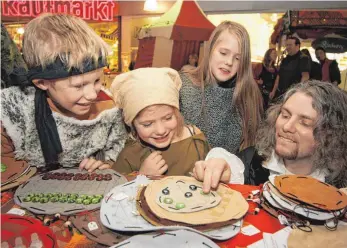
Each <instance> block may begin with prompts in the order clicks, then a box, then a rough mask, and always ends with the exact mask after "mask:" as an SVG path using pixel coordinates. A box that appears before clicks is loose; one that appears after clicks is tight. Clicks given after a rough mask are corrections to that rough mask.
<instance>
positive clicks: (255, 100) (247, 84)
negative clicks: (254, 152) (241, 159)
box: [189, 21, 263, 150]
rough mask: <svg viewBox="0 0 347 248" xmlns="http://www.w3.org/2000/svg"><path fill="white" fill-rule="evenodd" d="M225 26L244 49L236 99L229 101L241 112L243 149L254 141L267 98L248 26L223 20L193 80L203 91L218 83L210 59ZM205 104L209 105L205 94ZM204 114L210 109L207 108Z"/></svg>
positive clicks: (208, 45)
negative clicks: (257, 72) (255, 71)
mask: <svg viewBox="0 0 347 248" xmlns="http://www.w3.org/2000/svg"><path fill="white" fill-rule="evenodd" d="M225 30H228V31H229V33H230V34H232V35H234V36H235V37H236V38H237V42H238V44H239V47H240V51H241V58H240V65H239V68H238V70H237V73H236V75H237V78H236V87H235V92H234V95H233V99H232V102H230V103H229V104H233V105H234V106H236V108H237V110H238V111H239V113H240V115H241V119H242V123H241V125H242V136H243V142H242V144H241V147H240V150H243V149H245V148H247V147H249V146H253V145H254V142H255V135H256V131H257V129H258V127H259V124H260V121H261V116H262V114H263V99H262V96H261V93H260V91H259V87H258V85H257V83H256V82H255V81H254V79H253V74H252V65H251V45H250V44H251V43H250V38H249V35H248V32H247V30H246V29H245V28H244V27H243V26H242V25H241V24H239V23H236V22H231V21H224V22H222V23H221V24H219V25H218V26H217V27H216V29H215V30H214V31H213V32H212V34H211V36H210V39H209V41H208V42H207V44H206V45H205V47H204V58H203V60H202V62H201V64H199V66H198V67H197V68H196V69H194V70H192V71H190V72H189V73H190V75H191V76H192V77H193V82H194V83H195V84H197V85H199V86H200V87H201V90H202V92H204V87H205V85H208V84H214V83H217V80H216V78H215V77H214V75H213V74H212V71H211V67H210V60H211V57H212V53H213V51H214V50H215V48H216V46H217V44H218V42H219V41H220V40H219V37H220V35H221V34H222V33H223V32H224V31H225ZM202 82H203V83H202ZM203 96H204V95H203ZM225 104H227V103H225ZM202 106H203V109H205V99H204V98H203V103H202ZM204 115H207V113H205V112H204Z"/></svg>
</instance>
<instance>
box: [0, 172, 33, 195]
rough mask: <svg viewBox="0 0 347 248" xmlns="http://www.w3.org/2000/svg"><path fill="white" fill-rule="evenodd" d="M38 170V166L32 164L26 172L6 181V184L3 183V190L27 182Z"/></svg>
mask: <svg viewBox="0 0 347 248" xmlns="http://www.w3.org/2000/svg"><path fill="white" fill-rule="evenodd" d="M36 172H37V168H36V167H33V166H30V167H29V168H28V169H27V170H26V171H25V172H24V173H22V174H21V175H20V176H19V177H17V178H16V179H15V180H13V181H10V182H8V183H6V184H5V185H1V192H3V191H6V190H9V189H12V188H15V187H17V186H19V185H21V184H24V183H26V182H27V181H28V180H29V179H30V178H31V177H33V176H34V175H35V174H36Z"/></svg>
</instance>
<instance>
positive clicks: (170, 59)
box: [135, 0, 215, 70]
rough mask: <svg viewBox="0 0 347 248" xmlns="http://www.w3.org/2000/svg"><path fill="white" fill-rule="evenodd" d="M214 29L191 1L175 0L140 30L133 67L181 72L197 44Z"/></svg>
mask: <svg viewBox="0 0 347 248" xmlns="http://www.w3.org/2000/svg"><path fill="white" fill-rule="evenodd" d="M214 28H215V26H214V25H213V24H212V23H211V22H210V21H209V20H208V19H207V17H206V16H205V14H204V13H203V11H202V10H201V9H200V7H199V6H198V4H197V3H196V2H195V1H182V0H179V1H177V2H176V3H175V4H174V5H173V6H172V8H171V9H170V10H169V11H168V12H167V13H165V14H164V15H163V16H161V17H160V19H158V20H157V21H156V22H155V23H153V24H151V25H146V26H144V27H142V29H141V30H140V32H139V40H140V44H139V50H138V56H137V60H136V64H135V68H141V67H171V68H174V69H176V70H179V69H181V67H182V66H183V65H184V64H186V62H187V60H188V56H189V54H191V53H196V54H199V49H200V43H201V42H203V41H206V40H208V39H209V37H210V35H211V33H212V31H213V30H214Z"/></svg>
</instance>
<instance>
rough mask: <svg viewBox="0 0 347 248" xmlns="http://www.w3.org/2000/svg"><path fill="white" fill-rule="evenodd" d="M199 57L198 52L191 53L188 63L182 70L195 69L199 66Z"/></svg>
mask: <svg viewBox="0 0 347 248" xmlns="http://www.w3.org/2000/svg"><path fill="white" fill-rule="evenodd" d="M198 61H199V57H198V55H197V54H196V53H192V54H190V55H189V59H188V64H187V65H184V66H183V67H182V68H181V71H186V70H191V69H195V68H196V67H197V66H198Z"/></svg>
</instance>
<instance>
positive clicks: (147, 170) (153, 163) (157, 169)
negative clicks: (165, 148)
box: [139, 151, 168, 176]
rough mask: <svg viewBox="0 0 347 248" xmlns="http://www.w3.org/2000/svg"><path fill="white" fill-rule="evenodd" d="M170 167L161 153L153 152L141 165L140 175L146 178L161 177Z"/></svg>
mask: <svg viewBox="0 0 347 248" xmlns="http://www.w3.org/2000/svg"><path fill="white" fill-rule="evenodd" d="M167 169H168V165H167V164H166V162H165V160H164V159H163V157H162V156H161V152H158V151H155V152H152V153H151V154H150V155H149V156H148V157H147V158H146V159H145V160H144V161H143V162H142V164H141V168H140V171H139V173H140V174H143V175H146V176H159V175H163V174H164V173H165V171H167Z"/></svg>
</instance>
